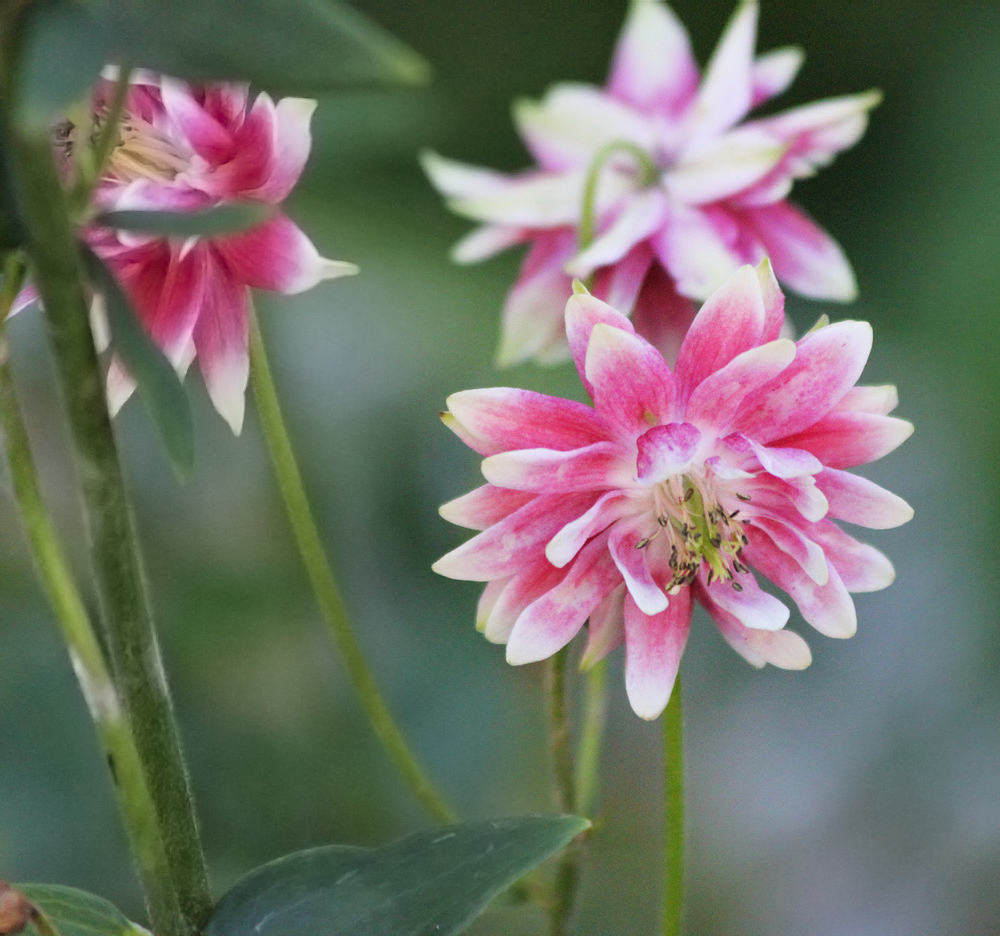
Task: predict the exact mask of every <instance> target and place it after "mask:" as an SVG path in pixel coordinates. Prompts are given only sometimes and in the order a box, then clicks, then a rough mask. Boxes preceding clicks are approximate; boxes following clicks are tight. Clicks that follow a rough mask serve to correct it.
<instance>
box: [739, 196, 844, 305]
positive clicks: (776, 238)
mask: <svg viewBox="0 0 1000 936" xmlns="http://www.w3.org/2000/svg"><path fill="white" fill-rule="evenodd" d="M746 217H747V221H748V223H749V224H750V225H751V227H752V228H753V230H754V233H755V234H756V236H757V238H758V239H759V240H760V242H761V244H762V245H763V246H764V250H765V252H766V253H767V255H768V256H769V257H770V258H771V263H772V264H774V271H775V273H776V274H777V276H778V278H779V279H780V280H781V281H782V282H783V283H787V284H788V285H789V286H791V287H792V289H794V290H796V291H797V292H800V293H801V294H802V295H803V296H809V297H810V298H812V299H830V300H835V301H837V302H852V301H853V300H854V299H855V298H856V297H857V293H858V286H857V283H856V281H855V279H854V271H853V270H852V269H851V265H850V263H848V261H847V258H846V257H845V256H844V252H843V250H841V248H840V245H839V244H838V243H837V242H836V241H835V240H834V239H833V238H832V237H830V235H829V234H827V233H826V231H824V230H823V229H822V228H821V227H819V225H817V224H816V222H815V221H813V220H812V218H810V217H809V216H808V215H807V214H806V213H805V212H804V211H803V210H802V209H801V208H798V207H796V206H795V205H792V204H789V203H788V202H776V203H775V204H773V205H762V206H761V207H759V208H752V209H748V211H747V213H746Z"/></svg>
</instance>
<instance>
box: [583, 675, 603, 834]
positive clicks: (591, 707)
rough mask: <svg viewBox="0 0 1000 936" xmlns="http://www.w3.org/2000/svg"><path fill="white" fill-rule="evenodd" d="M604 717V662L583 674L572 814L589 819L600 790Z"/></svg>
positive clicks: (594, 808)
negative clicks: (583, 688)
mask: <svg viewBox="0 0 1000 936" xmlns="http://www.w3.org/2000/svg"><path fill="white" fill-rule="evenodd" d="M607 713H608V697H607V673H606V670H605V666H604V661H603V660H601V661H600V662H598V663H595V664H594V665H593V666H592V667H591V668H590V669H589V670H588V671H587V682H586V696H585V697H584V702H583V724H582V726H581V729H580V750H579V753H578V755H577V767H576V777H577V785H576V812H577V813H579V814H580V815H581V816H588V817H589V816H593V814H594V811H595V810H596V808H597V798H598V792H599V790H600V768H601V739H602V738H603V736H604V723H605V720H606V718H607Z"/></svg>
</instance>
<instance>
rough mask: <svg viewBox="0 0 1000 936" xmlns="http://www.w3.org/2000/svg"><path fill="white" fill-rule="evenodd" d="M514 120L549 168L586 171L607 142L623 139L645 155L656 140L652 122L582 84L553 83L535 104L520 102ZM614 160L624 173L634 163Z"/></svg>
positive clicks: (537, 157)
mask: <svg viewBox="0 0 1000 936" xmlns="http://www.w3.org/2000/svg"><path fill="white" fill-rule="evenodd" d="M514 122H515V123H516V124H517V128H518V131H519V132H520V134H521V136H522V137H523V138H524V142H525V143H526V144H527V147H528V150H529V151H530V152H531V154H532V156H534V157H535V160H536V161H537V162H538V164H539V165H540V166H541V167H542V168H544V169H548V170H557V171H558V170H564V169H573V168H577V167H587V166H589V165H590V163H591V161H592V160H593V158H594V155H595V154H596V153H597V152H598V151H599V150H600V149H601V148H602V147H604V146H606V145H607V144H608V143H612V142H617V141H620V140H626V141H628V142H631V143H635V144H636V145H637V146H639V147H641V148H642V149H644V150H646V151H647V152H649V151H650V150H652V148H653V145H654V142H655V124H654V123H653V122H652V121H651V120H649V119H648V118H647V117H645V116H644V115H642V114H640V113H638V112H636V111H635V110H633V109H632V108H631V107H628V106H627V105H625V104H622V103H621V102H620V101H616V100H615V99H614V98H613V97H610V96H609V95H607V94H606V93H604V92H603V91H602V90H600V89H599V88H594V87H592V86H590V85H585V84H570V83H565V84H557V85H555V86H553V87H552V88H550V89H549V91H548V92H547V93H546V95H545V97H544V98H543V99H542V100H541V101H539V102H537V103H536V102H534V101H519V102H518V103H517V105H515V107H514ZM614 162H615V163H618V164H620V165H621V166H622V167H623V168H625V170H626V171H628V170H629V169H631V168H632V166H633V165H634V160H633V159H631V158H630V157H627V156H623V157H621V158H616V159H615V160H614ZM612 171H613V170H612Z"/></svg>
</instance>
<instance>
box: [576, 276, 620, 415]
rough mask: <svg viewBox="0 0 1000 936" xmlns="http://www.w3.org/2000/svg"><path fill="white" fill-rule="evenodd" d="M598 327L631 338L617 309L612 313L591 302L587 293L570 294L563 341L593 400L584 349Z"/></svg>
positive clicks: (606, 305)
mask: <svg viewBox="0 0 1000 936" xmlns="http://www.w3.org/2000/svg"><path fill="white" fill-rule="evenodd" d="M600 323H603V324H605V325H610V326H611V327H612V328H618V329H620V330H621V331H624V332H628V334H630V335H634V334H635V328H633V327H632V323H631V322H630V321H629V320H628V319H627V318H625V316H624V315H622V314H621V312H619V311H618V310H617V309H613V308H612V307H611V306H609V305H608V304H607V303H606V302H602V301H601V300H600V299H595V298H594V297H593V296H592V295H590V293H588V292H584V293H583V294H575V293H574V295H572V296H571V297H570V299H569V301H568V302H567V303H566V339H567V341H568V342H569V349H570V352H571V353H572V355H573V361H574V363H575V364H576V370H577V373H578V374H579V375H580V379H581V380H582V381H583V385H584V386H585V387H586V388H587V393H589V394H590V397H591V399H593V397H594V388H593V387H592V386H591V384H590V381H589V380H587V367H586V362H587V347H588V345H589V344H590V333H591V332H592V331H593V330H594V326H595V325H598V324H600Z"/></svg>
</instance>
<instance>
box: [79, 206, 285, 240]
mask: <svg viewBox="0 0 1000 936" xmlns="http://www.w3.org/2000/svg"><path fill="white" fill-rule="evenodd" d="M274 212H275V209H274V207H273V206H272V205H263V204H261V203H260V202H241V203H236V204H226V205H217V206H216V207H214V208H201V209H199V210H197V211H140V210H131V209H129V210H123V211H108V212H105V213H104V214H99V215H98V216H97V217H96V218H94V224H102V225H104V226H105V227H111V228H118V229H119V230H122V231H135V232H136V233H138V234H152V235H153V236H156V237H180V238H187V237H218V236H220V235H224V234H238V233H239V232H240V231H245V230H247V229H248V228H252V227H256V226H257V225H258V224H261V223H262V222H264V221H266V220H267V219H268V218H270V217H272V216H273V215H274Z"/></svg>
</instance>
